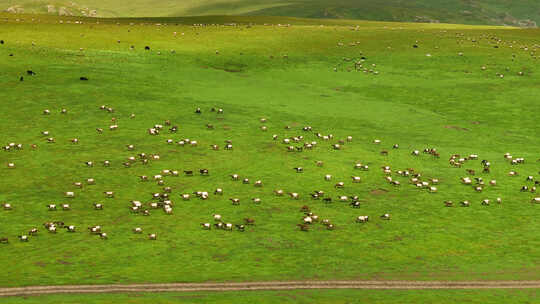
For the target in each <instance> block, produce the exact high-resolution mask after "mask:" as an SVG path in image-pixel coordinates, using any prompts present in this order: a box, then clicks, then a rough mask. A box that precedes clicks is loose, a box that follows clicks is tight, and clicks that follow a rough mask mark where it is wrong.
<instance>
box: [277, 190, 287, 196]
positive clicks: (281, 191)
mask: <svg viewBox="0 0 540 304" xmlns="http://www.w3.org/2000/svg"><path fill="white" fill-rule="evenodd" d="M274 193H275V194H276V196H283V194H284V193H285V192H284V191H283V190H281V189H279V190H274Z"/></svg>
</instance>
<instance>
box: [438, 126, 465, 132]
mask: <svg viewBox="0 0 540 304" xmlns="http://www.w3.org/2000/svg"><path fill="white" fill-rule="evenodd" d="M444 128H445V129H454V130H459V131H469V129H467V128H462V127H458V126H444Z"/></svg>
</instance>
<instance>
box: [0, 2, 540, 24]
mask: <svg viewBox="0 0 540 304" xmlns="http://www.w3.org/2000/svg"><path fill="white" fill-rule="evenodd" d="M48 6H50V7H48ZM9 8H11V9H10V11H13V12H25V13H50V14H56V15H57V14H68V15H69V14H73V15H84V16H99V17H150V16H153V17H157V16H192V15H240V14H245V15H266V16H269V15H270V16H295V17H309V18H349V19H365V20H386V21H408V22H412V21H417V22H446V23H466V24H499V25H503V24H506V25H519V24H521V25H522V26H531V25H533V24H534V23H531V22H529V21H534V22H537V23H538V22H540V3H539V2H538V1H536V0H513V1H507V0H468V1H462V0H451V1H442V0H410V1H402V0H378V1H373V0H334V1H325V0H271V1H268V0H162V1H157V2H156V1H149V0H133V1H130V2H129V5H126V3H125V2H122V1H110V0H86V1H83V2H80V1H66V0H51V1H48V0H37V1H36V0H0V9H9ZM520 22H521V23H520Z"/></svg>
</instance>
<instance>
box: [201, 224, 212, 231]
mask: <svg viewBox="0 0 540 304" xmlns="http://www.w3.org/2000/svg"><path fill="white" fill-rule="evenodd" d="M201 227H202V228H203V229H205V230H210V229H211V228H212V225H210V223H201Z"/></svg>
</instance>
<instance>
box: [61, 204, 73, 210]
mask: <svg viewBox="0 0 540 304" xmlns="http://www.w3.org/2000/svg"><path fill="white" fill-rule="evenodd" d="M62 210H64V211H67V210H71V206H69V204H62Z"/></svg>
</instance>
